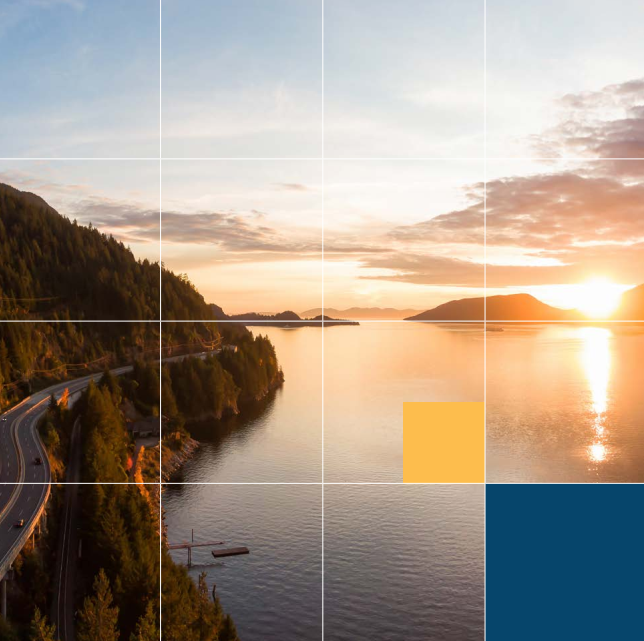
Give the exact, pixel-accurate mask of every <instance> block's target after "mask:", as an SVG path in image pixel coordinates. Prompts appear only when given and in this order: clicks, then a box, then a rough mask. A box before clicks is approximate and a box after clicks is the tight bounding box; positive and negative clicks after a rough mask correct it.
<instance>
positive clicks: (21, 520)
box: [16, 519, 25, 527]
mask: <svg viewBox="0 0 644 641" xmlns="http://www.w3.org/2000/svg"><path fill="white" fill-rule="evenodd" d="M24 524H25V520H24V519H19V520H18V521H16V527H23V526H24Z"/></svg>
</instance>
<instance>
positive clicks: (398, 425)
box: [163, 323, 484, 641]
mask: <svg viewBox="0 0 644 641" xmlns="http://www.w3.org/2000/svg"><path fill="white" fill-rule="evenodd" d="M253 331H254V332H257V328H253ZM261 333H264V334H268V335H269V336H270V338H271V340H272V341H273V343H274V344H275V347H276V349H277V354H278V357H279V360H280V363H281V365H282V367H283V368H284V373H285V376H286V382H285V384H284V386H283V388H282V389H280V390H278V391H277V392H276V393H275V394H273V395H272V396H271V397H270V398H269V399H267V400H266V401H265V402H263V403H261V404H260V405H259V406H255V407H253V408H252V409H251V410H248V409H247V410H246V411H244V412H243V414H242V415H241V416H238V417H234V418H232V419H229V420H227V421H224V422H223V424H222V423H207V424H203V425H201V426H200V427H199V429H198V430H193V431H194V433H195V435H196V437H197V438H198V439H199V440H201V441H202V442H203V446H202V448H201V449H200V451H199V453H198V455H197V456H196V457H195V458H194V459H193V460H192V461H190V462H188V464H187V465H186V466H185V467H184V469H183V470H182V472H181V474H180V475H179V476H178V477H177V478H175V479H173V480H175V481H188V482H191V483H194V482H210V483H222V482H235V483H236V482H249V481H253V482H297V483H300V482H311V481H312V482H319V481H320V480H321V474H322V452H323V440H322V411H323V409H324V417H325V418H324V426H325V429H324V436H325V438H324V457H325V460H324V462H325V480H327V481H332V482H344V481H368V482H373V481H402V403H403V401H432V400H445V401H451V400H465V401H477V400H482V399H483V338H484V334H483V331H482V328H481V327H480V326H478V327H473V326H448V325H446V326H436V325H426V324H425V325H420V324H413V325H412V324H402V323H386V324H384V323H377V324H363V325H361V326H359V327H355V326H350V327H331V328H327V329H325V330H324V346H323V342H322V330H320V329H316V328H298V329H289V330H283V329H277V328H265V329H262V330H261ZM323 354H324V363H325V377H324V408H323V405H322V357H323ZM324 494H325V496H324V508H325V517H324V518H325V528H324V536H325V547H324V555H325V556H324V559H325V572H324V575H325V590H324V598H325V617H324V618H325V638H326V639H332V640H338V641H340V640H344V639H347V640H349V639H351V640H353V639H356V638H366V639H370V640H371V641H378V640H381V639H382V640H383V641H385V640H387V641H388V640H389V639H392V638H394V639H395V638H404V639H406V640H410V641H414V640H419V641H420V640H421V639H446V640H448V641H449V640H451V639H455V640H456V639H459V640H460V639H464V640H469V639H482V627H483V504H484V497H483V488H482V487H481V486H410V485H407V486H382V485H376V486H373V485H372V486H365V485H352V486H347V485H335V486H331V485H327V486H325V490H324ZM163 508H164V511H165V514H166V524H167V527H168V537H169V539H170V541H171V542H178V541H182V540H189V539H190V537H191V530H192V528H194V530H195V540H201V541H204V540H223V541H226V543H227V545H230V546H239V545H246V546H248V547H249V548H250V551H251V553H250V555H248V556H239V557H231V558H228V559H225V560H222V561H220V562H217V563H214V559H212V557H211V556H210V555H209V550H208V549H201V550H197V551H195V552H194V557H193V561H194V562H195V563H196V564H197V565H196V566H195V567H194V568H192V570H191V574H192V576H193V577H194V578H195V580H196V578H197V576H198V574H199V572H201V571H204V570H205V571H207V572H208V583H209V585H211V586H212V585H213V584H216V585H217V593H218V594H219V596H220V598H221V601H222V604H223V606H224V608H225V609H226V610H227V611H228V612H230V613H231V614H232V616H233V617H234V619H235V623H236V625H237V627H238V630H239V632H240V636H241V638H242V639H243V640H244V641H264V640H265V639H280V641H301V640H308V639H311V640H316V641H317V640H319V639H320V638H321V633H322V622H321V616H322V609H321V608H322V572H321V567H322V547H321V546H322V489H321V486H320V485H183V486H181V485H171V486H168V488H167V490H166V491H165V493H164V496H163ZM173 555H174V558H175V559H176V560H177V561H185V552H181V551H177V552H176V553H175V552H173Z"/></svg>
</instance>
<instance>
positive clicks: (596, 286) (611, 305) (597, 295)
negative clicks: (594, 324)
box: [574, 278, 624, 319]
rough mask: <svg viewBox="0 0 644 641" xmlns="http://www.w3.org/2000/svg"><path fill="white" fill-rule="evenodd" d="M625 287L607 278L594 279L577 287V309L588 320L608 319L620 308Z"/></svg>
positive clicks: (575, 294) (575, 295)
mask: <svg viewBox="0 0 644 641" xmlns="http://www.w3.org/2000/svg"><path fill="white" fill-rule="evenodd" d="M623 292H624V287H623V286H622V285H617V284H615V283H612V282H611V281H609V280H608V279H607V278H593V279H592V280H589V281H586V282H585V283H581V284H580V285H577V286H576V287H575V293H574V297H575V299H576V301H575V303H576V304H575V307H576V308H577V309H578V310H579V311H580V312H582V313H583V314H584V315H585V316H587V317H588V318H593V319H600V318H608V317H609V316H610V315H611V314H612V313H613V312H614V311H615V310H616V309H617V307H618V305H619V302H620V300H621V296H622V293H623Z"/></svg>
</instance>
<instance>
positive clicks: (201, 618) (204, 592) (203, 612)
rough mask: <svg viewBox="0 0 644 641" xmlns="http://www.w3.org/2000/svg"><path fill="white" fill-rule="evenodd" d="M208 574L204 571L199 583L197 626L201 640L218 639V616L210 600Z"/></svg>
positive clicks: (198, 636)
mask: <svg viewBox="0 0 644 641" xmlns="http://www.w3.org/2000/svg"><path fill="white" fill-rule="evenodd" d="M206 576H207V575H206V573H205V572H202V573H201V574H200V575H199V583H198V585H197V593H198V600H197V619H196V621H195V628H196V630H197V638H198V639H199V640H200V641H211V640H213V639H216V636H215V634H216V632H217V616H216V612H215V609H214V608H213V606H212V603H211V601H210V595H209V594H208V585H207V583H206Z"/></svg>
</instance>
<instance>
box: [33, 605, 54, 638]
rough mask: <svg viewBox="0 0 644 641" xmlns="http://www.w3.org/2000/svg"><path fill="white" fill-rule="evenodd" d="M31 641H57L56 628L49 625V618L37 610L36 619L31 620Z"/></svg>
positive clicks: (35, 612)
mask: <svg viewBox="0 0 644 641" xmlns="http://www.w3.org/2000/svg"><path fill="white" fill-rule="evenodd" d="M29 641H55V626H53V625H49V624H48V623H47V617H45V616H43V615H42V614H41V613H40V610H39V609H38V608H36V609H35V610H34V618H33V619H32V620H31V629H30V631H29Z"/></svg>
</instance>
